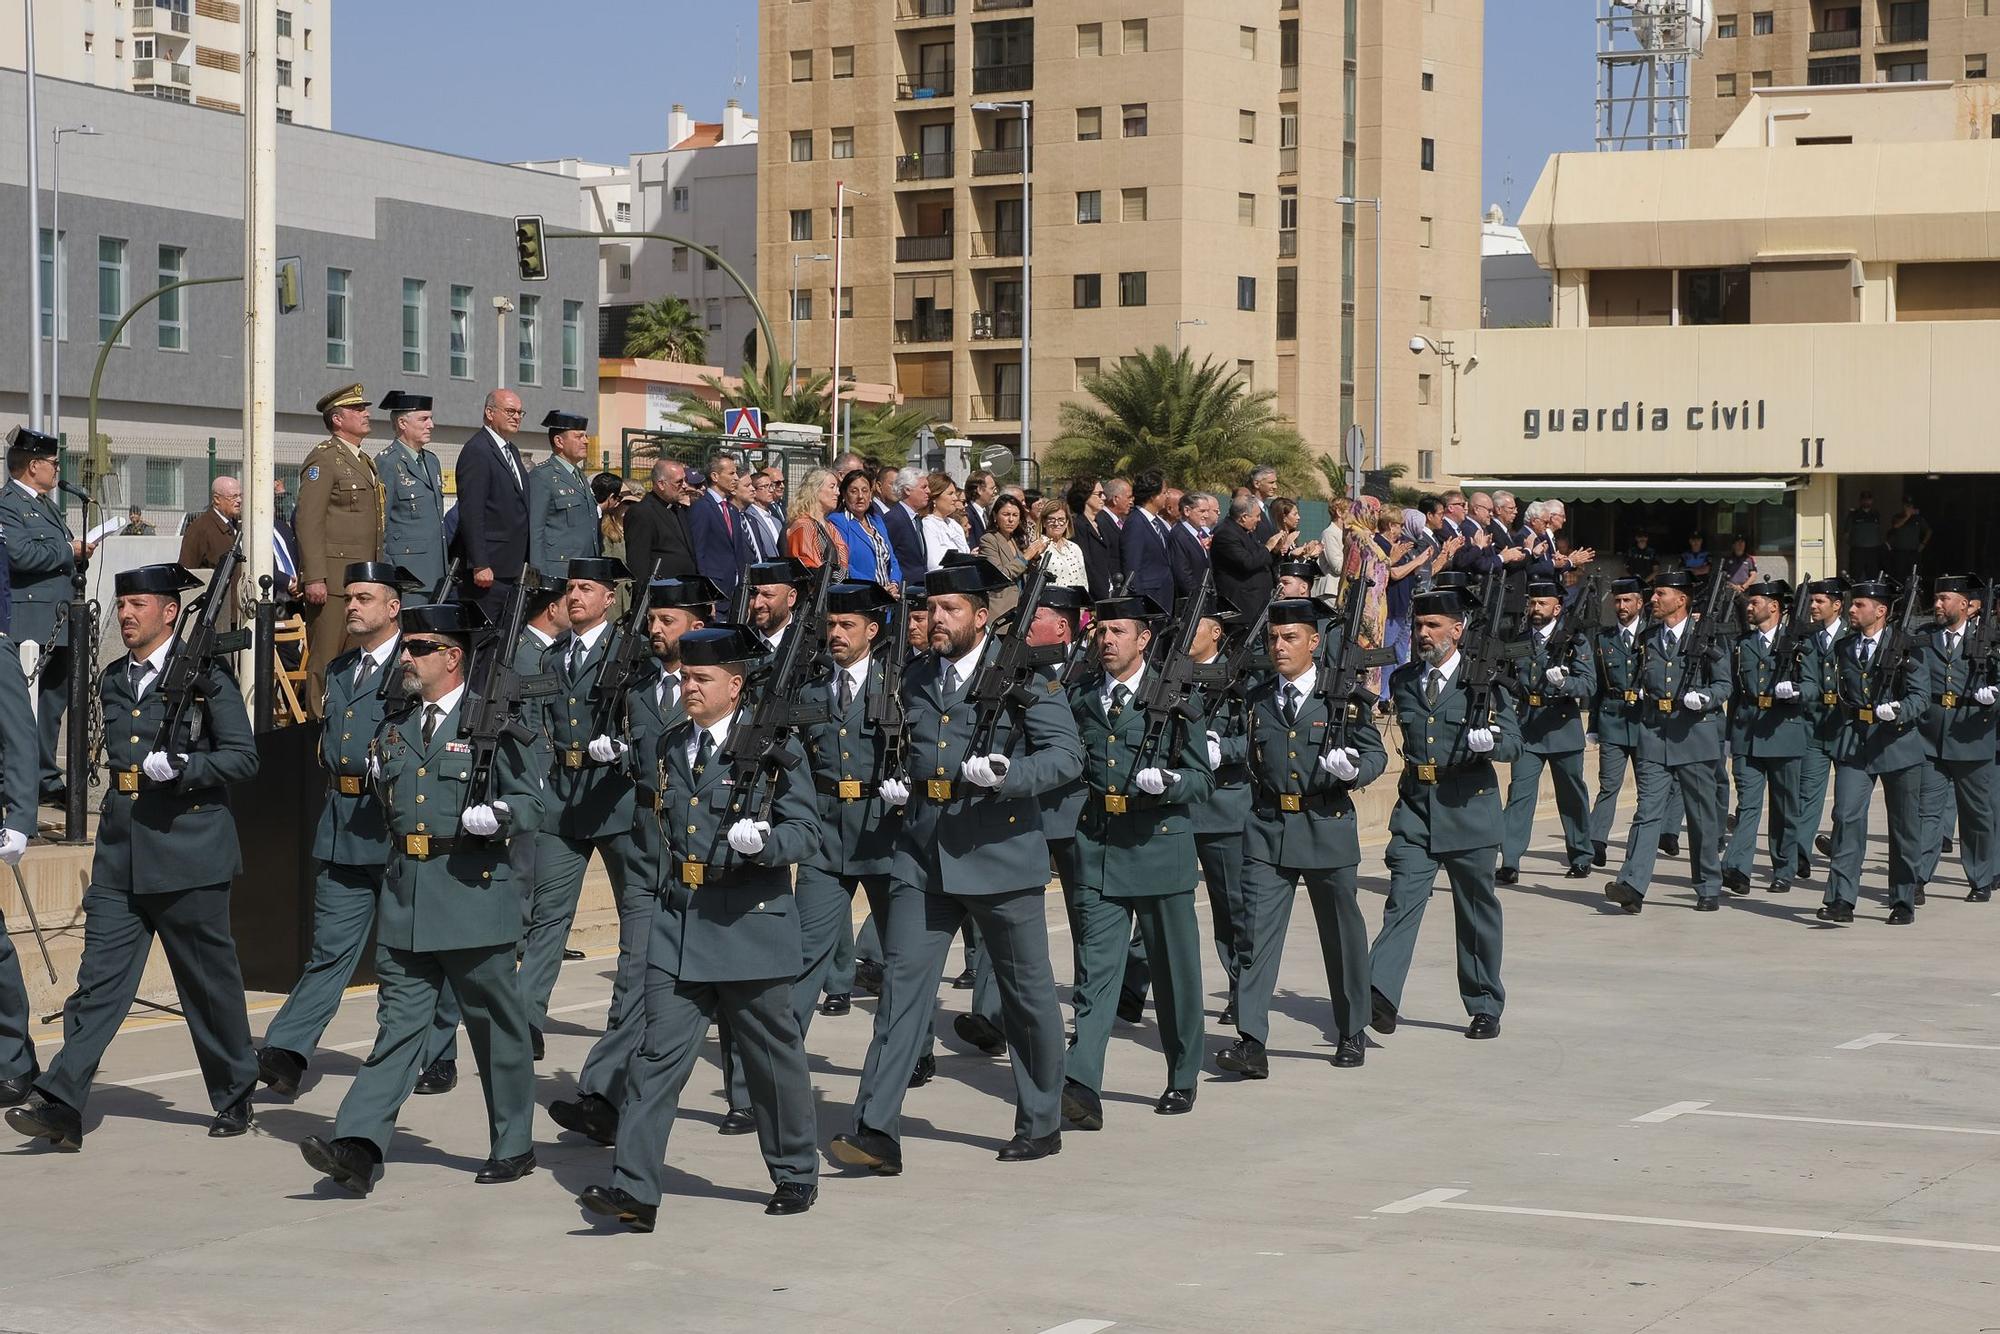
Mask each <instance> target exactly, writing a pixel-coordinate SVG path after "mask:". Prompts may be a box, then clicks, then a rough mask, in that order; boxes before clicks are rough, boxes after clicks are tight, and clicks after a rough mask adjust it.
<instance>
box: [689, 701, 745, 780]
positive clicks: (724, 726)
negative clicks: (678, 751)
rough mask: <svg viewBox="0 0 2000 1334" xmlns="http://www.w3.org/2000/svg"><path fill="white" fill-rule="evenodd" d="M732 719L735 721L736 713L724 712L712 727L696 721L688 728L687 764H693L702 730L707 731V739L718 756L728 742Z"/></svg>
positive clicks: (698, 748) (697, 752) (698, 750)
mask: <svg viewBox="0 0 2000 1334" xmlns="http://www.w3.org/2000/svg"><path fill="white" fill-rule="evenodd" d="M734 721H736V715H735V714H733V713H728V714H724V715H723V716H722V718H721V719H720V720H718V721H717V722H716V723H715V724H714V725H713V726H712V727H703V726H701V725H700V724H699V723H697V724H695V725H694V726H693V727H691V728H689V729H688V739H687V762H688V765H689V766H690V767H692V766H693V765H694V757H695V756H696V755H697V754H699V753H700V751H701V734H702V733H703V732H706V733H708V736H709V740H710V741H711V742H713V743H714V746H715V754H716V755H718V756H719V755H721V754H722V748H723V747H724V746H726V745H727V744H729V725H730V724H731V723H733V722H734Z"/></svg>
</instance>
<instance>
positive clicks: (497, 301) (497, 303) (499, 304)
mask: <svg viewBox="0 0 2000 1334" xmlns="http://www.w3.org/2000/svg"><path fill="white" fill-rule="evenodd" d="M513 308H514V303H513V302H512V301H509V300H508V299H507V298H506V297H504V296H496V297H494V298H493V309H495V310H497V311H499V312H500V313H501V314H502V315H505V314H506V313H507V312H508V311H510V310H512V309H513Z"/></svg>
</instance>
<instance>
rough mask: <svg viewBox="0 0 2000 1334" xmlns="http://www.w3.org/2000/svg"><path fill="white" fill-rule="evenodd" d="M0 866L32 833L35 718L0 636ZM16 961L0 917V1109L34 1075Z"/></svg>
mask: <svg viewBox="0 0 2000 1334" xmlns="http://www.w3.org/2000/svg"><path fill="white" fill-rule="evenodd" d="M0 805H4V806H5V807H6V811H5V814H4V816H0V862H4V863H6V864H7V865H9V866H18V865H19V864H20V861H21V856H22V854H23V853H25V852H27V850H28V839H29V838H30V837H32V836H33V834H34V832H35V811H36V807H35V715H34V710H33V708H32V707H31V706H30V705H29V703H28V678H27V676H26V674H24V673H23V672H22V671H21V659H20V658H19V657H18V656H17V655H16V654H15V652H14V644H13V641H11V640H10V639H9V638H8V637H7V636H6V635H5V634H0ZM40 1069H41V1067H40V1065H39V1063H38V1062H37V1061H36V1059H35V1040H34V1037H33V1035H32V1030H31V1029H30V1028H29V1010H28V988H27V985H26V984H25V983H24V982H23V981H22V980H21V958H20V956H19V955H18V954H16V953H15V952H14V940H13V937H12V936H10V935H9V934H8V932H7V923H6V920H5V918H4V917H0V1107H12V1106H14V1105H15V1104H16V1103H19V1102H21V1101H22V1100H24V1099H25V1098H27V1096H28V1093H29V1090H31V1089H32V1088H33V1087H34V1084H35V1076H36V1075H37V1074H39V1073H40Z"/></svg>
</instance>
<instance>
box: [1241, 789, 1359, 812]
mask: <svg viewBox="0 0 2000 1334" xmlns="http://www.w3.org/2000/svg"><path fill="white" fill-rule="evenodd" d="M1256 796H1257V804H1256V807H1255V810H1256V814H1257V818H1259V819H1260V820H1268V819H1270V818H1271V817H1272V816H1274V815H1281V814H1282V815H1297V814H1300V813H1302V812H1311V813H1313V814H1316V815H1323V814H1325V813H1326V812H1328V811H1332V810H1339V809H1341V807H1342V801H1341V794H1340V793H1338V792H1303V793H1301V792H1273V791H1272V790H1271V789H1269V788H1267V787H1263V786H1261V785H1260V786H1259V787H1258V788H1257V792H1256Z"/></svg>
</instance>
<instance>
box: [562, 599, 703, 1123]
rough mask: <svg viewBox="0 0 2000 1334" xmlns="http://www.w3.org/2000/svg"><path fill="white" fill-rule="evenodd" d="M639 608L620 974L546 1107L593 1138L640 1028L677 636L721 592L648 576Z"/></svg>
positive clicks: (612, 1106) (675, 718) (613, 1101)
mask: <svg viewBox="0 0 2000 1334" xmlns="http://www.w3.org/2000/svg"><path fill="white" fill-rule="evenodd" d="M651 592H652V598H651V601H650V602H648V603H647V606H646V637H647V640H648V642H649V644H650V646H651V648H652V651H653V662H654V664H655V669H654V670H653V671H652V672H650V673H648V674H647V675H645V676H644V677H642V678H641V679H640V680H637V681H635V682H633V684H632V687H631V690H630V691H629V692H628V693H627V696H626V703H625V730H626V735H625V740H626V742H627V744H628V745H629V746H630V749H629V750H628V751H627V752H626V754H625V765H626V769H627V771H628V772H629V773H630V774H631V777H632V831H631V840H632V853H633V858H634V862H635V864H636V865H637V867H638V868H639V870H638V875H637V876H636V878H635V879H634V881H633V882H632V883H631V884H628V885H627V886H626V892H625V893H624V894H623V895H621V896H620V898H619V900H618V972H617V974H616V976H615V977H614V978H613V979H612V983H611V1008H610V1010H609V1012H608V1013H607V1015H606V1017H605V1023H604V1035H603V1036H602V1037H600V1038H598V1040H597V1041H596V1042H594V1043H592V1044H591V1046H590V1055H589V1056H587V1057H586V1058H585V1059H584V1062H583V1069H581V1070H579V1071H578V1072H577V1076H576V1094H577V1095H576V1097H574V1098H558V1099H557V1100H555V1101H554V1102H551V1103H550V1104H549V1118H550V1119H551V1120H553V1121H554V1122H555V1123H556V1124H557V1125H559V1126H562V1127H563V1128H564V1129H566V1130H574V1131H576V1132H577V1133H578V1134H579V1135H587V1136H589V1137H590V1138H591V1139H594V1140H596V1141H597V1142H598V1143H599V1144H607V1145H608V1144H611V1143H613V1142H615V1141H616V1140H617V1138H618V1109H619V1107H620V1106H622V1105H623V1103H624V1101H625V1080H626V1076H627V1074H628V1072H629V1070H630V1067H631V1064H632V1058H633V1056H634V1055H635V1054H637V1052H638V1050H639V1039H641V1038H642V1037H644V1036H645V1034H646V1008H645V1002H646V969H647V967H648V964H647V958H648V956H649V954H650V953H651V951H652V940H653V913H654V910H655V908H656V907H657V905H658V902H659V899H658V895H659V884H660V875H661V870H660V866H661V862H660V856H661V853H660V809H661V807H660V765H661V760H662V751H661V744H662V742H663V741H664V740H665V738H666V735H667V733H668V732H670V731H672V730H673V729H674V728H676V727H678V726H679V725H680V724H681V722H682V720H683V719H685V718H686V717H687V710H686V708H685V707H684V706H683V704H682V698H683V692H682V690H681V648H680V644H681V638H682V636H684V635H686V634H687V633H688V632H689V631H692V630H699V629H702V628H703V627H704V626H705V625H707V623H708V618H709V617H710V616H711V615H713V614H714V612H713V608H714V606H715V602H716V599H717V597H718V596H719V592H718V590H717V589H716V587H715V585H714V584H712V583H710V582H709V581H708V580H706V579H704V578H702V577H701V576H700V575H691V576H689V577H688V578H685V579H655V580H653V581H652V590H651Z"/></svg>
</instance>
